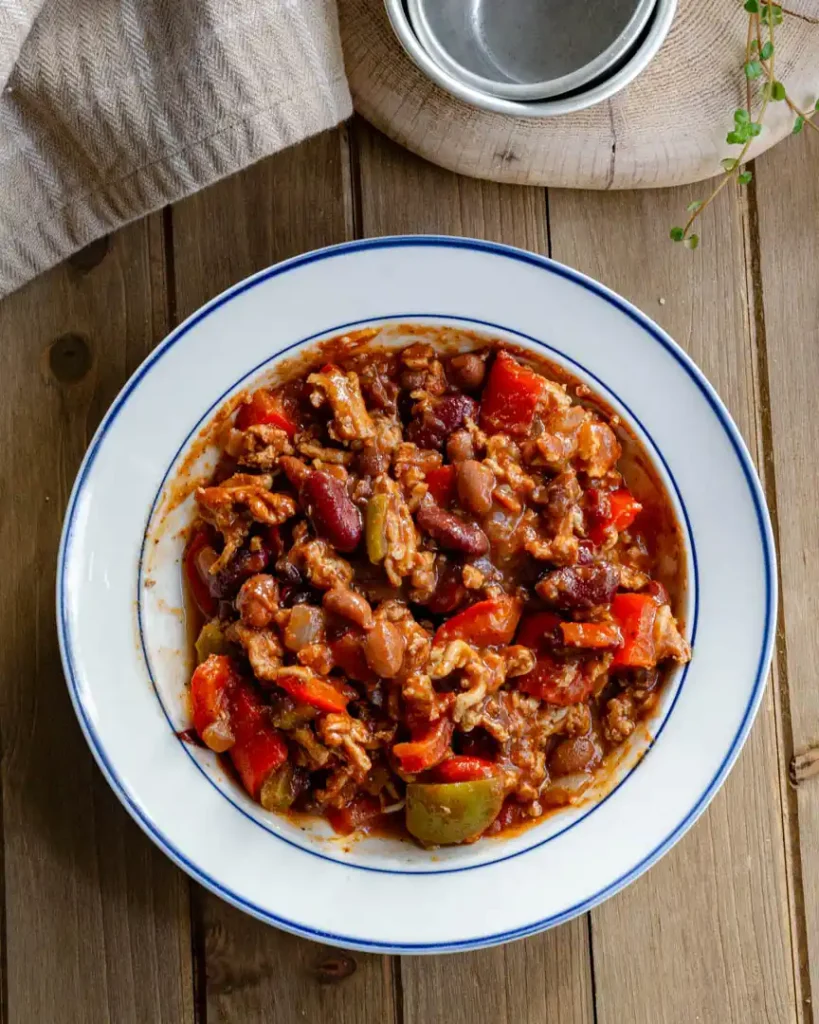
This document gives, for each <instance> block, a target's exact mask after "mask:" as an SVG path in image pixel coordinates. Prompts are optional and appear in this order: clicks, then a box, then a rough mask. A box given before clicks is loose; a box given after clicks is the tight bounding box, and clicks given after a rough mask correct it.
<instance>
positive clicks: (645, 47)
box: [384, 0, 678, 118]
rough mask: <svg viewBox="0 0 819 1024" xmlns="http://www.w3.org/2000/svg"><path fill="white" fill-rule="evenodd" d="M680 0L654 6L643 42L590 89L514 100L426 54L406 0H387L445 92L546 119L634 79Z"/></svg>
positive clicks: (418, 59)
mask: <svg viewBox="0 0 819 1024" xmlns="http://www.w3.org/2000/svg"><path fill="white" fill-rule="evenodd" d="M677 2H678V0H657V3H656V5H655V7H654V9H653V13H654V15H655V16H654V20H653V21H652V22H651V24H650V25H649V27H648V32H647V33H646V35H645V37H644V38H643V41H642V43H641V44H640V45H639V46H638V47H637V49H636V50H634V52H633V53H632V54H631V56H630V57H629V58H628V60H627V61H626V63H625V64H624V65H623V66H622V67H621V68H620V69H619V70H618V71H616V72H615V73H614V74H613V75H611V76H610V77H608V78H605V79H604V80H603V81H602V82H598V83H597V84H596V85H594V84H593V85H592V87H591V88H590V89H586V90H581V91H580V92H578V93H576V94H574V95H571V96H556V97H554V98H552V99H542V100H530V101H526V102H524V101H521V100H512V99H505V98H504V97H501V96H493V95H491V94H490V93H486V92H483V91H481V90H480V89H476V88H473V87H472V86H470V85H468V84H467V83H466V82H463V81H461V80H460V79H458V78H457V77H456V76H455V75H453V74H451V73H450V72H449V71H447V70H446V68H443V67H441V66H440V65H439V64H438V63H437V62H436V61H435V60H433V58H432V57H431V56H430V55H429V53H427V51H426V49H425V48H424V47H423V46H422V45H421V42H420V40H419V39H418V37H417V36H416V34H415V32H414V31H413V29H412V26H411V25H410V22H409V19H408V16H407V13H406V11H405V10H404V4H403V0H384V6H385V8H386V11H387V16H388V18H389V20H390V24H391V25H392V29H393V32H394V33H395V35H396V36H397V38H398V41H399V43H400V44H401V46H402V47H403V49H404V51H405V53H406V54H407V56H408V57H409V58H410V60H411V61H412V62H413V64H415V66H416V67H417V68H418V69H419V70H420V71H422V72H423V73H424V74H425V75H426V76H427V78H429V79H431V80H432V81H433V82H434V83H435V84H437V85H439V86H440V87H441V88H442V89H443V90H444V91H445V92H447V93H449V94H450V95H451V96H455V97H457V98H458V99H460V100H462V101H463V102H464V103H467V104H469V105H470V106H472V107H478V108H480V109H483V110H488V111H491V112H493V113H496V114H506V115H507V116H511V117H523V118H545V117H556V116H559V115H561V114H573V113H577V112H578V111H580V110H585V109H586V108H587V107H592V106H595V105H596V104H598V103H602V102H603V101H604V100H607V99H610V98H611V97H612V96H614V95H615V94H616V93H618V92H620V91H621V90H622V89H624V88H625V87H626V86H627V85H628V84H629V83H630V82H632V81H633V80H634V79H635V78H636V77H637V76H638V75H639V74H640V73H641V72H642V71H643V70H645V68H646V67H647V66H648V64H649V63H650V62H651V61H652V60H653V59H654V57H655V56H656V54H657V51H658V50H659V49H660V47H661V46H662V44H663V43H664V42H665V39H666V37H667V35H668V32H669V29H670V28H671V23H672V21H673V20H674V15H675V13H676V10H677Z"/></svg>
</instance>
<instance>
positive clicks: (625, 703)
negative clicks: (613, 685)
mask: <svg viewBox="0 0 819 1024" xmlns="http://www.w3.org/2000/svg"><path fill="white" fill-rule="evenodd" d="M636 727H637V722H636V721H635V718H634V704H633V702H632V699H631V697H630V696H629V695H628V694H621V696H619V697H612V699H611V700H610V701H609V702H608V704H607V705H606V713H605V715H604V716H603V735H604V736H605V737H606V739H607V740H608V741H609V743H614V744H617V743H622V742H623V740H626V739H628V737H629V736H631V734H632V733H633V732H634V730H635V728H636Z"/></svg>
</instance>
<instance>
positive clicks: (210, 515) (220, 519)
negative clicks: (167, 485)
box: [196, 473, 296, 575]
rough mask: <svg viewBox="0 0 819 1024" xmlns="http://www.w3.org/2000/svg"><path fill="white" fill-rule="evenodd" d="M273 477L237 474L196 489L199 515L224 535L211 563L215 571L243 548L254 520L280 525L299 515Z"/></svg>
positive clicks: (290, 499) (211, 568) (219, 569)
mask: <svg viewBox="0 0 819 1024" xmlns="http://www.w3.org/2000/svg"><path fill="white" fill-rule="evenodd" d="M272 483H273V479H272V477H269V476H252V475H250V474H247V473H236V474H235V475H234V476H232V477H230V478H229V479H227V480H225V481H223V483H221V484H219V485H218V486H217V487H200V488H198V489H197V491H196V503H197V505H198V506H199V514H200V515H201V517H202V519H203V520H204V521H205V522H206V523H211V524H212V525H213V526H215V527H216V529H217V530H218V531H219V532H220V533H221V534H222V537H223V539H224V548H223V550H222V553H221V554H220V555H219V557H218V558H217V559H216V561H215V562H214V563H213V565H211V567H210V572H211V574H214V575H215V574H216V573H218V572H220V571H221V570H222V569H224V568H225V567H226V566H227V564H228V563H229V562H230V560H231V558H232V557H233V556H234V555H235V554H236V552H237V551H238V550H239V548H240V546H241V544H242V542H243V541H244V539H245V537H247V535H248V533H249V532H250V527H251V526H252V524H253V523H254V522H257V523H266V524H267V525H268V526H277V525H278V524H279V523H283V522H284V521H285V520H287V519H290V517H291V516H294V515H295V514H296V503H295V501H294V500H293V499H292V498H291V497H290V496H289V495H287V494H275V493H273V492H272V491H271V490H270V487H271V486H272Z"/></svg>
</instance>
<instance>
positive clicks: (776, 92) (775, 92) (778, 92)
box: [771, 82, 787, 101]
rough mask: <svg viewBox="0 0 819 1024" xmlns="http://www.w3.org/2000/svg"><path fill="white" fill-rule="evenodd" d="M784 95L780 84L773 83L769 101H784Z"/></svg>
mask: <svg viewBox="0 0 819 1024" xmlns="http://www.w3.org/2000/svg"><path fill="white" fill-rule="evenodd" d="M786 95H787V92H786V91H785V86H784V85H783V84H782V83H781V82H774V84H773V88H772V89H771V99H772V100H777V101H779V100H784V99H785V96H786Z"/></svg>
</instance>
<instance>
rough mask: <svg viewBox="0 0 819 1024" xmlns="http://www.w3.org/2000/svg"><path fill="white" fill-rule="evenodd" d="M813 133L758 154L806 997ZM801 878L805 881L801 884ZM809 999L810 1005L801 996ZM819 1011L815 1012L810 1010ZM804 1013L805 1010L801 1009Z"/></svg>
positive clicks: (814, 835) (811, 813)
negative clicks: (759, 158) (794, 757)
mask: <svg viewBox="0 0 819 1024" xmlns="http://www.w3.org/2000/svg"><path fill="white" fill-rule="evenodd" d="M817 163H819V137H817V135H816V133H815V132H812V131H810V130H808V129H805V131H804V132H803V133H802V135H801V136H800V137H799V138H796V139H792V140H790V141H789V142H787V143H784V144H783V145H782V146H780V147H778V148H777V149H775V150H773V151H772V152H771V153H770V154H768V155H766V156H765V158H764V159H762V160H759V161H758V162H757V167H756V182H755V191H754V193H753V195H755V196H756V197H758V213H759V240H760V249H761V258H760V262H759V270H760V274H761V278H760V281H759V285H760V288H761V292H762V296H763V301H764V326H765V335H766V338H767V356H768V359H767V370H768V398H769V404H768V412H769V417H768V421H767V424H766V425H767V426H768V428H769V430H770V435H771V445H772V451H773V455H774V465H775V469H774V477H775V479H774V481H773V482H774V484H775V488H773V490H774V493H775V504H776V512H777V519H778V522H779V558H780V576H781V581H782V602H781V618H780V621H781V622H782V623H784V637H781V638H780V651H779V655H780V656H779V659H778V660H779V665H780V668H781V671H782V674H783V677H785V678H786V679H787V691H785V692H784V695H783V696H784V701H785V712H786V716H787V720H786V725H787V726H788V727H787V728H786V729H785V734H784V743H783V759H785V760H787V759H790V757H791V756H792V755H796V759H795V762H794V765H793V769H794V776H795V778H796V779H799V767H800V765H802V775H803V778H802V779H801V781H799V784H798V785H797V786H796V790H795V793H791V797H792V799H793V800H794V801H795V803H796V807H797V813H798V821H797V822H796V823H795V826H794V830H793V837H794V843H795V847H796V849H795V853H796V856H797V859H798V866H799V877H798V878H797V884H796V886H795V893H796V903H797V911H798V917H799V919H800V920H801V925H802V927H803V929H804V932H803V934H802V936H801V937H802V939H803V946H802V949H801V958H800V965H801V967H802V970H803V975H804V982H805V983H804V992H803V996H804V998H805V1000H806V1001H807V1000H808V999H809V998H810V996H811V993H812V995H813V1002H814V1004H815V1003H816V1000H817V999H819V776H817V775H815V774H812V775H811V774H809V773H808V771H807V766H808V765H809V764H810V754H811V752H812V753H813V755H814V757H815V758H816V759H819V688H817V685H816V661H817V653H819V644H818V643H817V632H816V617H817V615H818V614H819V591H818V590H817V587H816V579H817V573H819V548H817V544H816V507H817V501H819V474H817V471H816V451H817V445H819V425H817V422H816V417H815V415H814V407H815V404H816V398H815V395H816V387H817V382H819V279H817V267H819V239H817V236H816V222H817V218H819V179H817V175H816V167H817ZM800 882H801V887H800V885H799V883H800ZM806 1005H807V1004H806ZM813 1012H814V1014H816V1010H814V1011H813ZM806 1017H807V1018H809V1013H808V1012H806Z"/></svg>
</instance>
